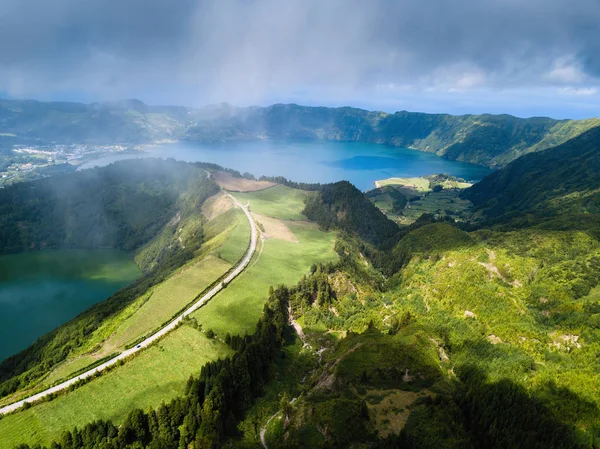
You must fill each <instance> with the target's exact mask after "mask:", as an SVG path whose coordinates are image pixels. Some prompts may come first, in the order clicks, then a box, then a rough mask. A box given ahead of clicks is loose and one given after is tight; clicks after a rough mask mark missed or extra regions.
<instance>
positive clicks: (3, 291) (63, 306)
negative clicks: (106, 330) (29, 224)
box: [0, 249, 141, 360]
mask: <svg viewBox="0 0 600 449" xmlns="http://www.w3.org/2000/svg"><path fill="white" fill-rule="evenodd" d="M140 274H141V272H140V270H139V269H138V267H137V265H136V264H135V262H134V261H133V259H132V258H131V256H129V255H128V254H127V253H125V252H124V251H120V250H113V249H99V250H44V251H31V252H25V253H20V254H11V255H5V256H0V360H2V359H4V358H6V357H8V356H10V355H12V354H15V353H17V352H18V351H20V350H22V349H25V348H26V347H27V346H29V345H30V344H32V343H33V342H34V341H35V340H36V339H37V338H38V337H40V336H42V335H44V334H45V333H47V332H49V331H51V330H52V329H54V328H55V327H57V326H59V325H61V324H63V323H65V322H66V321H68V320H70V319H71V318H73V317H75V316H77V315H78V314H79V313H81V312H83V311H84V310H86V309H87V308H88V307H90V306H91V305H93V304H95V303H97V302H100V301H102V300H104V299H106V298H108V297H109V296H110V295H112V294H113V293H114V292H116V291H117V290H119V289H120V288H122V287H125V286H126V285H128V284H130V283H131V282H133V281H134V280H135V279H136V278H137V277H138V276H139V275H140Z"/></svg>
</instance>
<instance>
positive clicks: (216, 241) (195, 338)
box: [0, 209, 250, 449]
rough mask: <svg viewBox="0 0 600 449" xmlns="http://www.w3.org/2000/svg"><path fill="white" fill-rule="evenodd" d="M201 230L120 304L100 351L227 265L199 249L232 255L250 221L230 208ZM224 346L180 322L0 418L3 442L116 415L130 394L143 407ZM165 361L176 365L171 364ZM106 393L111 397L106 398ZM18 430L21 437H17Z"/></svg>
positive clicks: (154, 320) (73, 365)
mask: <svg viewBox="0 0 600 449" xmlns="http://www.w3.org/2000/svg"><path fill="white" fill-rule="evenodd" d="M225 226H227V227H225ZM206 232H207V238H208V240H207V242H206V244H205V245H203V247H202V248H201V249H200V251H199V253H200V254H199V259H197V260H196V261H194V262H192V263H190V264H187V265H186V267H184V269H182V270H179V271H178V272H177V273H176V274H174V275H173V276H172V277H170V278H169V279H167V280H166V281H165V282H163V283H162V284H160V285H157V286H155V287H153V288H152V290H151V292H149V293H146V294H144V295H143V296H142V297H141V298H139V299H138V301H137V302H136V304H134V305H133V306H132V309H133V310H128V311H126V313H128V314H129V315H128V316H126V317H122V318H123V320H121V321H119V327H118V330H117V332H116V334H113V335H112V336H111V338H109V340H108V341H107V342H106V343H105V347H103V349H102V353H103V354H108V353H110V352H111V351H112V350H114V349H116V348H117V347H119V346H121V345H123V344H125V343H127V342H129V341H131V340H135V338H136V337H137V336H139V335H143V334H145V333H147V332H149V331H151V330H152V329H154V328H156V327H157V326H159V325H160V324H162V323H163V322H164V321H165V320H166V319H168V318H170V317H171V316H172V315H173V314H174V313H175V312H176V311H178V310H179V309H180V308H181V307H183V306H184V305H186V304H188V303H189V302H190V301H191V300H192V299H193V298H194V297H195V296H196V295H197V294H198V293H199V292H200V291H201V290H202V288H203V286H206V285H208V284H210V283H211V282H212V281H213V280H214V279H216V278H218V277H219V276H220V275H221V274H222V273H223V272H225V271H226V270H227V269H229V267H231V264H230V263H229V262H227V261H225V260H222V259H220V258H217V257H215V256H214V255H211V254H208V255H206V252H207V251H208V252H210V253H216V254H219V255H221V257H227V258H228V259H230V260H232V261H235V262H237V260H238V259H239V258H240V257H241V256H242V255H243V254H244V252H245V251H246V248H247V245H248V242H249V232H250V225H249V224H248V222H247V220H246V217H245V215H244V214H243V212H241V211H239V210H237V209H233V210H230V211H229V212H227V213H225V214H223V215H221V216H219V217H216V218H215V219H213V220H212V221H211V222H209V223H208V224H207V226H206ZM205 246H207V248H205ZM148 297H149V299H148ZM229 353H230V351H229V349H228V348H227V347H225V346H224V345H221V344H218V343H216V342H215V341H209V340H207V339H206V338H205V337H204V336H203V335H202V334H200V333H198V332H197V331H195V330H193V329H191V328H189V327H186V326H184V327H181V328H179V329H178V330H177V331H175V332H173V333H172V334H170V335H168V336H167V337H166V338H165V339H164V340H162V341H161V343H160V344H159V345H158V346H156V347H153V348H151V349H150V350H148V351H144V352H143V353H142V354H140V355H139V356H138V357H136V358H135V359H134V360H132V361H130V362H128V363H126V364H125V365H124V366H122V367H118V368H117V369H115V370H114V371H112V372H110V373H108V374H106V375H105V376H102V377H101V378H99V379H97V380H94V381H93V382H91V383H90V384H87V385H85V386H84V387H82V388H80V389H78V390H76V391H74V392H71V393H68V394H67V395H65V396H62V397H60V398H57V399H55V400H54V401H52V402H50V403H45V404H41V405H39V406H35V407H33V408H32V409H30V410H27V411H24V412H19V413H18V414H16V415H13V416H10V417H8V418H5V419H4V420H1V421H0V434H2V432H3V429H6V432H7V435H9V437H8V438H9V439H8V440H7V441H8V442H9V443H10V445H9V446H7V447H10V446H11V445H12V444H15V443H17V442H23V441H26V442H29V443H35V442H47V441H48V439H49V438H51V437H56V436H57V435H59V434H60V431H61V430H62V429H64V428H70V427H72V426H73V425H81V424H85V423H86V422H89V421H91V420H93V419H99V418H102V419H112V420H114V421H115V422H119V421H120V420H122V419H123V418H124V416H125V415H126V414H127V412H128V411H129V410H131V408H132V404H133V403H134V401H135V406H136V407H141V408H146V407H147V406H157V405H159V404H160V403H161V402H163V401H167V400H169V399H170V398H172V397H175V396H178V395H180V394H181V393H182V392H183V387H184V385H185V381H186V380H187V377H189V375H190V374H192V373H197V372H198V371H199V369H200V367H201V366H202V365H203V364H204V363H205V362H206V361H208V360H213V359H216V358H219V357H224V356H226V355H227V354H229ZM96 358H97V356H96V355H85V356H83V357H79V358H75V359H72V360H70V361H68V362H67V363H64V364H61V365H60V366H59V367H58V368H57V369H56V370H54V371H53V372H52V373H51V374H50V376H48V378H46V379H45V384H50V383H52V382H53V381H56V380H59V379H61V378H64V377H65V376H68V375H69V374H70V373H73V372H75V371H77V370H78V369H81V368H84V367H86V366H87V365H89V364H90V363H93V361H94V360H95V359H96ZM173 366H177V369H176V370H174V369H173ZM113 397H117V398H116V399H115V400H114V401H113V400H112V398H113ZM61 423H62V424H61ZM3 426H6V427H3ZM20 434H21V435H22V436H23V437H24V438H21V437H19V435H20ZM2 444H4V441H0V449H4V446H3V445H2Z"/></svg>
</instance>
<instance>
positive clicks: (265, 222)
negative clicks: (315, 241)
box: [252, 213, 298, 243]
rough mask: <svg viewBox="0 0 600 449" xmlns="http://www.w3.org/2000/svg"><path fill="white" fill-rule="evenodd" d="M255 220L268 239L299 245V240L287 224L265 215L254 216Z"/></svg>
mask: <svg viewBox="0 0 600 449" xmlns="http://www.w3.org/2000/svg"><path fill="white" fill-rule="evenodd" d="M252 216H253V217H254V220H255V221H256V222H257V223H259V226H258V227H259V228H260V230H261V231H262V233H263V235H264V237H265V238H267V239H279V240H285V241H286V242H293V243H298V239H297V238H296V236H295V235H294V233H293V232H292V231H290V229H289V228H288V227H287V226H286V225H285V223H284V222H283V221H281V220H278V219H277V218H273V217H267V216H265V215H259V214H254V213H253V214H252Z"/></svg>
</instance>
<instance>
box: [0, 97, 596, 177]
mask: <svg viewBox="0 0 600 449" xmlns="http://www.w3.org/2000/svg"><path fill="white" fill-rule="evenodd" d="M0 125H1V126H2V130H3V134H4V136H3V139H2V140H0V145H3V146H5V147H7V148H10V147H11V145H12V144H24V143H28V144H35V143H36V142H38V143H63V144H64V143H69V144H72V143H79V144H83V143H89V144H137V143H148V142H152V141H157V140H163V139H191V140H200V141H209V142H210V141H223V140H244V139H257V138H261V139H264V138H271V139H300V140H331V141H357V142H371V143H378V144H385V145H393V146H398V147H407V148H413V149H416V150H420V151H427V152H431V153H435V154H437V155H439V156H442V157H445V158H448V159H452V160H458V161H464V162H472V163H476V164H480V165H486V166H490V167H499V166H503V165H505V164H507V163H508V162H510V161H512V160H514V159H516V158H518V157H519V156H521V155H523V154H526V153H529V152H536V151H541V150H545V149H547V148H550V147H553V146H556V145H559V144H561V143H564V142H566V141H567V140H569V139H571V138H573V137H576V136H578V135H580V134H581V133H583V132H585V131H586V130H588V129H590V128H592V127H594V126H598V125H600V119H589V120H554V119H550V118H544V117H533V118H526V119H523V118H517V117H513V116H510V115H490V114H482V115H461V116H453V115H449V114H425V113H416V112H408V111H400V112H396V113H393V114H390V113H385V112H378V111H366V110H363V109H357V108H351V107H343V108H326V107H309V106H300V105H296V104H275V105H272V106H268V107H247V108H237V107H233V106H230V105H226V104H222V105H213V106H207V107H204V108H200V109H193V108H185V107H177V106H148V105H146V104H144V103H143V102H141V101H139V100H126V101H120V102H111V103H94V104H81V103H42V102H37V101H18V100H0ZM7 136H8V137H7Z"/></svg>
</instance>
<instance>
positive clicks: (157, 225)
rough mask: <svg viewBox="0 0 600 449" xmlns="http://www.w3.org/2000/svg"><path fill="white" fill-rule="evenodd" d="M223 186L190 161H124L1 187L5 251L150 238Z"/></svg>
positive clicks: (121, 244)
mask: <svg viewBox="0 0 600 449" xmlns="http://www.w3.org/2000/svg"><path fill="white" fill-rule="evenodd" d="M216 191H217V186H216V185H215V184H214V183H212V182H210V181H207V180H206V174H205V172H204V171H203V170H202V169H200V168H196V167H194V166H191V165H189V164H185V163H176V162H174V161H173V162H168V163H165V162H164V161H158V160H135V161H133V160H132V161H123V162H120V163H118V164H113V165H109V166H107V167H104V168H101V169H97V170H84V171H81V172H78V173H74V174H71V175H68V176H61V177H53V178H47V179H43V180H39V181H35V182H31V183H19V184H15V185H13V186H9V187H7V188H5V189H1V190H0V253H7V252H16V251H23V250H26V249H41V248H59V247H75V248H102V247H117V248H121V249H124V250H126V251H132V250H134V249H136V248H139V247H140V246H141V245H142V244H144V243H146V242H147V241H148V240H150V239H151V238H152V237H154V236H155V235H156V234H157V232H158V231H159V230H160V229H161V228H162V227H163V226H164V225H165V224H166V223H167V222H168V221H169V220H171V219H172V218H173V217H174V216H175V214H176V213H177V212H178V211H181V210H182V209H183V208H186V209H194V208H198V207H199V206H200V205H201V204H202V202H203V201H204V200H205V199H206V198H208V197H209V196H210V195H212V194H214V193H215V192H216Z"/></svg>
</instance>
